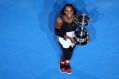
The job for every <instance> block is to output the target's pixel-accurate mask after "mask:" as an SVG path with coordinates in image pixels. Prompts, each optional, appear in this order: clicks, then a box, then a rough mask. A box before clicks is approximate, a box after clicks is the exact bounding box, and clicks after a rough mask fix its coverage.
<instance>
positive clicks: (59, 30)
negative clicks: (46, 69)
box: [55, 4, 77, 74]
mask: <svg viewBox="0 0 119 79" xmlns="http://www.w3.org/2000/svg"><path fill="white" fill-rule="evenodd" d="M76 13H77V11H76V9H75V8H74V7H73V5H72V4H66V5H65V6H64V8H63V9H62V11H61V16H60V17H58V18H57V20H56V27H55V34H56V35H57V39H58V42H59V44H60V46H61V49H62V55H61V59H60V70H61V72H67V73H68V74H70V73H71V72H72V70H71V67H70V60H71V57H72V54H73V50H74V48H75V46H76V41H75V39H74V37H75V31H76V28H77V26H76V24H75V23H74V21H73V19H74V17H75V15H76Z"/></svg>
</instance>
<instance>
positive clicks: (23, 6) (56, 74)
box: [0, 0, 119, 79]
mask: <svg viewBox="0 0 119 79" xmlns="http://www.w3.org/2000/svg"><path fill="white" fill-rule="evenodd" d="M69 2H70V3H72V4H73V5H74V6H75V7H76V8H77V10H78V12H79V13H80V12H87V14H88V15H89V16H90V18H91V20H90V22H89V25H88V26H87V28H88V31H89V33H90V37H91V41H90V43H88V44H87V45H85V46H76V48H75V50H74V54H73V57H72V60H71V66H72V74H71V75H68V74H65V73H61V72H60V71H59V63H58V61H59V58H60V54H61V49H60V47H59V45H58V44H57V41H56V36H55V34H54V22H55V20H56V17H58V15H59V12H60V10H61V9H62V7H63V6H64V5H65V4H66V3H69ZM0 79H119V0H0Z"/></svg>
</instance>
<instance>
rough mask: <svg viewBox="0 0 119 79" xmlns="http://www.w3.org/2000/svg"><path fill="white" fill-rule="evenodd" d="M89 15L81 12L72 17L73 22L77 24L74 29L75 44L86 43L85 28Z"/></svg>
mask: <svg viewBox="0 0 119 79" xmlns="http://www.w3.org/2000/svg"><path fill="white" fill-rule="evenodd" d="M88 21H89V17H88V16H87V14H86V13H83V14H82V15H80V16H77V17H76V18H74V22H75V23H76V25H77V29H76V37H75V40H76V44H77V45H86V44H87V43H88V39H87V36H88V32H87V30H86V26H87V25H88Z"/></svg>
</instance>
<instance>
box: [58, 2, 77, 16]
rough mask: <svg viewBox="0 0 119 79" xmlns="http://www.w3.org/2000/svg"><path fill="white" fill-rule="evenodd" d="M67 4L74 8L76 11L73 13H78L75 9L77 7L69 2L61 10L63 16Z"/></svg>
mask: <svg viewBox="0 0 119 79" xmlns="http://www.w3.org/2000/svg"><path fill="white" fill-rule="evenodd" d="M67 6H70V7H72V9H73V10H74V13H73V14H74V15H75V14H77V10H76V9H75V7H74V6H73V5H72V4H71V3H67V4H65V6H64V7H63V8H62V10H61V13H60V15H61V16H63V15H65V13H64V10H65V8H66V7H67Z"/></svg>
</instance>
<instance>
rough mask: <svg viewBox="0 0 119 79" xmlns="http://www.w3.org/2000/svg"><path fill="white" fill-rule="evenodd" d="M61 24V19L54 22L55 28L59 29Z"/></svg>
mask: <svg viewBox="0 0 119 79" xmlns="http://www.w3.org/2000/svg"><path fill="white" fill-rule="evenodd" d="M62 23H63V21H62V18H61V17H58V18H57V20H56V28H57V29H61V26H62Z"/></svg>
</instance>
